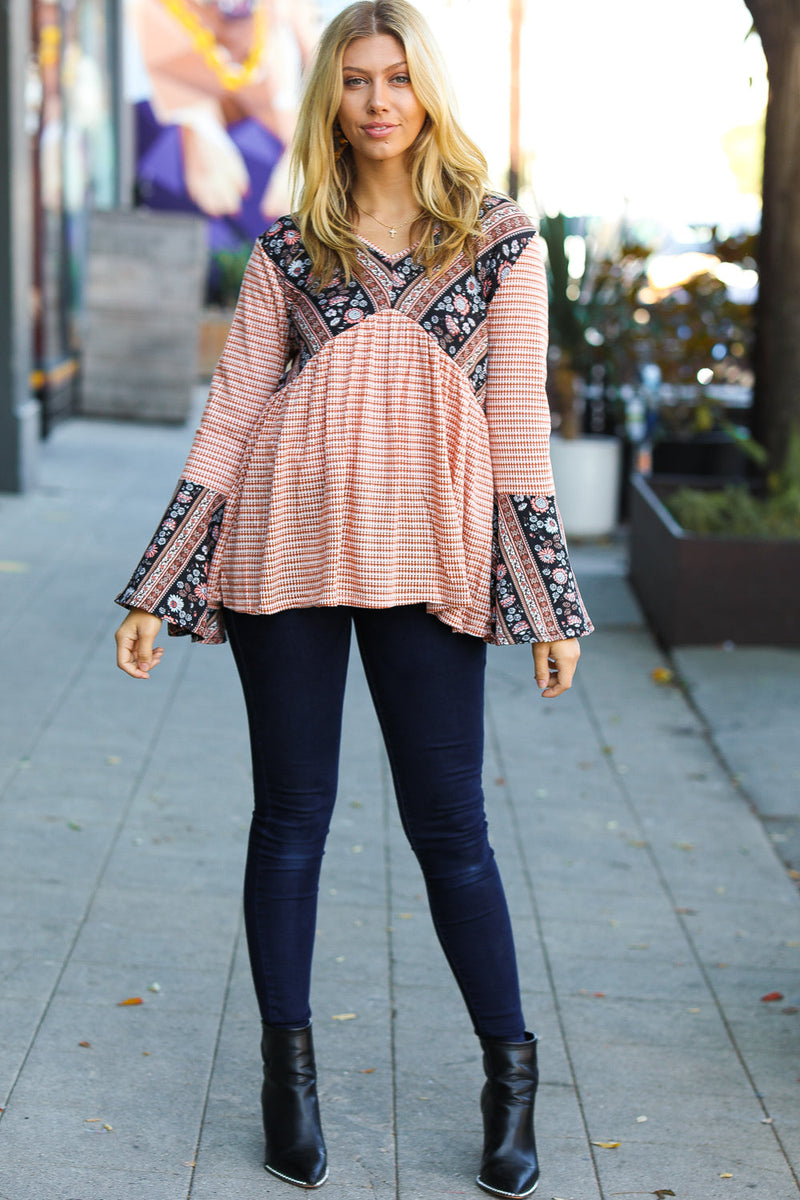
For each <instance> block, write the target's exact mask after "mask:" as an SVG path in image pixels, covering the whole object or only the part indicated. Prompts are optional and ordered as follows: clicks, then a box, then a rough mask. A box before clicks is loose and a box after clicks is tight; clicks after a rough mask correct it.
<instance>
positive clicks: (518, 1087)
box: [476, 1033, 539, 1200]
mask: <svg viewBox="0 0 800 1200" xmlns="http://www.w3.org/2000/svg"><path fill="white" fill-rule="evenodd" d="M525 1038H526V1041H524V1042H495V1041H490V1040H489V1039H488V1038H487V1039H482V1040H481V1046H482V1047H483V1066H484V1071H485V1073H486V1083H485V1084H484V1085H483V1091H482V1092H481V1111H482V1113H483V1132H484V1142H483V1156H482V1158H481V1169H480V1172H479V1174H478V1178H477V1180H476V1182H477V1184H478V1186H479V1187H481V1188H483V1190H484V1191H485V1192H489V1193H490V1195H492V1196H502V1197H507V1198H509V1200H522V1198H523V1197H525V1196H530V1195H532V1193H533V1192H534V1191H535V1189H536V1186H537V1184H538V1182H539V1163H538V1160H537V1158H536V1140H535V1137H534V1132H533V1104H534V1100H535V1097H536V1087H537V1084H538V1082H539V1071H538V1067H537V1062H536V1045H537V1040H536V1038H535V1037H534V1035H533V1034H532V1033H526V1034H525Z"/></svg>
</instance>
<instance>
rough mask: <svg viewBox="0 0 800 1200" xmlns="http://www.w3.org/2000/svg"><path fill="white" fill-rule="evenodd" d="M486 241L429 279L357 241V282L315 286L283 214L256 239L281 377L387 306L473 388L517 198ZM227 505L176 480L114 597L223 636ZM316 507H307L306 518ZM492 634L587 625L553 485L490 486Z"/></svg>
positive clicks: (482, 377)
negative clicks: (276, 297)
mask: <svg viewBox="0 0 800 1200" xmlns="http://www.w3.org/2000/svg"><path fill="white" fill-rule="evenodd" d="M482 220H483V223H484V229H485V238H484V246H485V248H484V249H483V251H482V252H480V253H479V254H478V256H477V258H476V261H475V263H474V264H469V263H466V262H465V260H464V259H462V260H460V261H459V262H457V263H456V264H454V265H453V266H452V268H451V269H449V270H448V271H447V272H445V274H444V275H443V276H441V277H437V279H436V281H435V283H430V282H428V281H425V278H424V276H425V271H424V268H423V267H422V266H421V265H420V264H419V263H417V262H415V261H414V257H413V253H411V252H409V253H407V254H405V255H403V256H402V257H393V256H391V255H385V254H383V253H382V252H381V251H379V250H378V249H377V248H375V247H372V248H369V250H368V248H367V247H366V245H365V247H364V249H363V251H359V257H360V258H361V259H362V262H363V265H364V272H363V281H362V280H359V279H357V278H356V279H353V280H351V281H350V283H349V284H348V285H346V286H345V284H344V283H343V281H342V279H334V280H332V281H331V283H330V284H329V285H327V286H326V287H325V288H322V289H320V290H319V291H315V290H314V288H313V287H312V286H311V260H310V258H309V257H308V255H307V254H306V252H305V248H304V246H303V244H302V241H301V238H300V233H299V231H298V230H297V228H296V227H295V225H294V222H293V221H292V219H291V217H282V218H281V219H280V220H278V221H276V222H275V223H274V224H273V225H272V226H271V227H270V229H268V230H267V231H266V233H264V234H262V236H261V238H260V239H259V240H260V245H261V247H262V249H263V251H264V253H265V254H267V255H268V256H269V258H270V260H271V262H272V263H273V265H274V266H275V267H276V268H277V270H278V272H279V274H280V275H281V276H282V280H283V292H284V298H285V303H286V311H287V315H288V318H289V328H288V343H287V358H288V366H287V368H286V370H285V372H284V375H283V378H282V379H281V381H280V384H279V386H280V387H283V386H285V385H286V384H288V383H290V382H292V381H293V380H294V379H295V378H296V376H297V375H298V374H299V373H300V372H301V371H302V370H303V369H304V367H305V366H306V364H307V363H308V361H309V360H310V359H311V358H312V357H313V356H314V355H315V354H317V353H318V352H319V350H320V349H321V348H322V346H323V345H324V344H325V343H326V342H327V341H328V340H329V339H331V338H333V337H335V336H336V335H337V334H339V333H342V332H345V331H347V330H348V329H352V328H354V327H355V326H356V325H358V324H359V323H360V322H362V321H364V320H365V319H366V318H367V317H369V316H370V315H372V314H374V313H377V312H379V311H381V310H383V309H386V308H387V307H389V308H394V309H396V310H397V311H399V312H402V313H404V314H405V315H407V316H408V317H409V319H411V320H413V321H415V322H418V323H419V325H420V326H421V328H422V329H424V330H425V331H426V332H427V333H428V334H429V335H430V336H431V337H432V338H433V339H434V340H435V341H436V342H437V343H438V344H439V346H440V347H441V348H442V350H443V351H444V352H445V353H446V354H447V355H448V356H449V357H450V358H451V359H452V360H454V361H455V362H456V363H457V364H458V365H459V366H460V368H461V369H462V370H464V372H465V373H467V374H468V376H469V379H470V382H471V384H472V387H473V389H474V390H475V393H476V396H478V397H479V398H480V396H481V393H482V392H483V389H484V386H485V382H486V369H487V359H486V355H487V348H486V340H487V339H486V335H485V330H484V329H482V328H481V327H482V326H485V322H486V319H487V316H488V309H489V304H490V303H491V301H492V299H493V297H494V295H495V293H496V291H497V288H498V287H499V285H500V283H501V281H502V279H503V278H504V277H505V275H507V274H508V272H509V271H510V270H511V269H512V267H513V265H514V263H515V262H516V261H517V259H518V258H519V256H520V255H521V254H522V253H523V251H524V250H525V248H526V246H527V245H528V244H529V242H530V241H531V239H532V238H533V237H535V236H536V234H535V232H534V230H533V229H532V228H531V226H530V225H529V224H528V223H527V219H526V218H525V217H524V215H523V214H521V213H520V211H519V209H517V208H516V206H515V205H513V204H509V202H508V201H506V200H505V199H503V198H502V197H496V196H489V197H487V198H486V199H485V200H484V204H483V209H482ZM224 511H225V496H223V495H220V494H218V493H215V492H212V491H210V490H209V489H207V488H205V487H203V486H202V485H201V484H199V483H194V482H191V481H189V480H181V481H180V483H179V485H178V488H177V490H176V492H175V495H174V496H173V498H172V501H171V502H170V505H169V507H168V508H167V511H166V513H165V514H164V517H163V519H162V521H161V524H160V525H159V527H158V530H157V532H156V535H155V537H154V538H153V540H152V542H151V543H150V545H149V546H148V548H147V550H146V551H145V554H144V556H143V558H142V560H141V562H140V563H139V565H138V566H137V568H136V571H135V572H134V574H133V577H132V579H131V581H130V583H129V584H128V586H127V588H126V589H125V590H124V591H123V592H122V593H121V595H120V596H118V597H117V601H118V603H120V604H122V605H124V606H126V607H139V608H142V609H145V610H146V611H149V612H153V613H155V614H157V615H158V616H161V617H164V618H165V619H166V620H167V622H168V624H169V632H170V633H171V634H187V633H191V634H192V636H193V637H194V638H195V639H197V640H202V641H206V642H219V641H224V640H225V633H224V628H223V624H222V620H221V613H220V612H219V611H218V610H216V609H211V608H209V607H208V578H209V570H210V567H211V562H212V557H213V555H214V551H215V548H216V545H217V540H218V537H219V532H220V526H221V524H222V519H223V514H224ZM314 519H315V514H314V513H313V511H312V512H310V513H309V521H310V522H313V521H314ZM490 590H491V640H492V641H494V642H497V643H498V644H501V645H502V644H510V643H514V642H533V641H556V640H560V639H561V638H566V637H579V636H581V635H583V634H585V633H589V632H591V630H592V625H591V622H590V621H589V619H588V617H587V616H586V614H585V611H584V609H583V604H582V601H581V598H580V595H579V593H578V590H577V587H576V586H575V581H574V579H573V576H572V571H571V569H570V565H569V559H568V554H567V548H566V544H565V541H564V537H563V534H562V532H561V524H560V518H559V515H558V511H557V509H556V506H555V501H554V499H553V497H551V496H530V497H528V496H508V495H499V496H497V497H496V503H495V511H494V518H493V539H492V577H491V581H490Z"/></svg>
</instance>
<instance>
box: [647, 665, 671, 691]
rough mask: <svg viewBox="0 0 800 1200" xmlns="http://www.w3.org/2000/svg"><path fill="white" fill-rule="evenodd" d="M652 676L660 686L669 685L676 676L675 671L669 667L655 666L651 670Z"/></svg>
mask: <svg viewBox="0 0 800 1200" xmlns="http://www.w3.org/2000/svg"><path fill="white" fill-rule="evenodd" d="M650 678H651V679H652V681H653V683H657V684H658V685H659V687H669V685H670V684H671V683H672V681H673V680H674V678H675V672H674V671H670V669H669V667H653V670H652V671H651V672H650Z"/></svg>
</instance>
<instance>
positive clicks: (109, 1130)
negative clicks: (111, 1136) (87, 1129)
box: [103, 1125, 114, 1133]
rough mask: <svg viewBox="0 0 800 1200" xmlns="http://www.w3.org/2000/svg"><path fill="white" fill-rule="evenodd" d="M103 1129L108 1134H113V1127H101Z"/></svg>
mask: <svg viewBox="0 0 800 1200" xmlns="http://www.w3.org/2000/svg"><path fill="white" fill-rule="evenodd" d="M103 1129H105V1130H107V1131H108V1133H113V1132H114V1126H113V1125H104V1126H103Z"/></svg>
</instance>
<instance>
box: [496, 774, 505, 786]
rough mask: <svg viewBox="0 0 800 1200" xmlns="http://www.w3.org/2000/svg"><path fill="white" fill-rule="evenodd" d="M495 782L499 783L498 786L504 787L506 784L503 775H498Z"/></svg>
mask: <svg viewBox="0 0 800 1200" xmlns="http://www.w3.org/2000/svg"><path fill="white" fill-rule="evenodd" d="M495 783H496V784H497V786H498V787H503V785H504V784H505V778H504V777H503V776H502V775H498V776H497V778H496V779H495Z"/></svg>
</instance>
